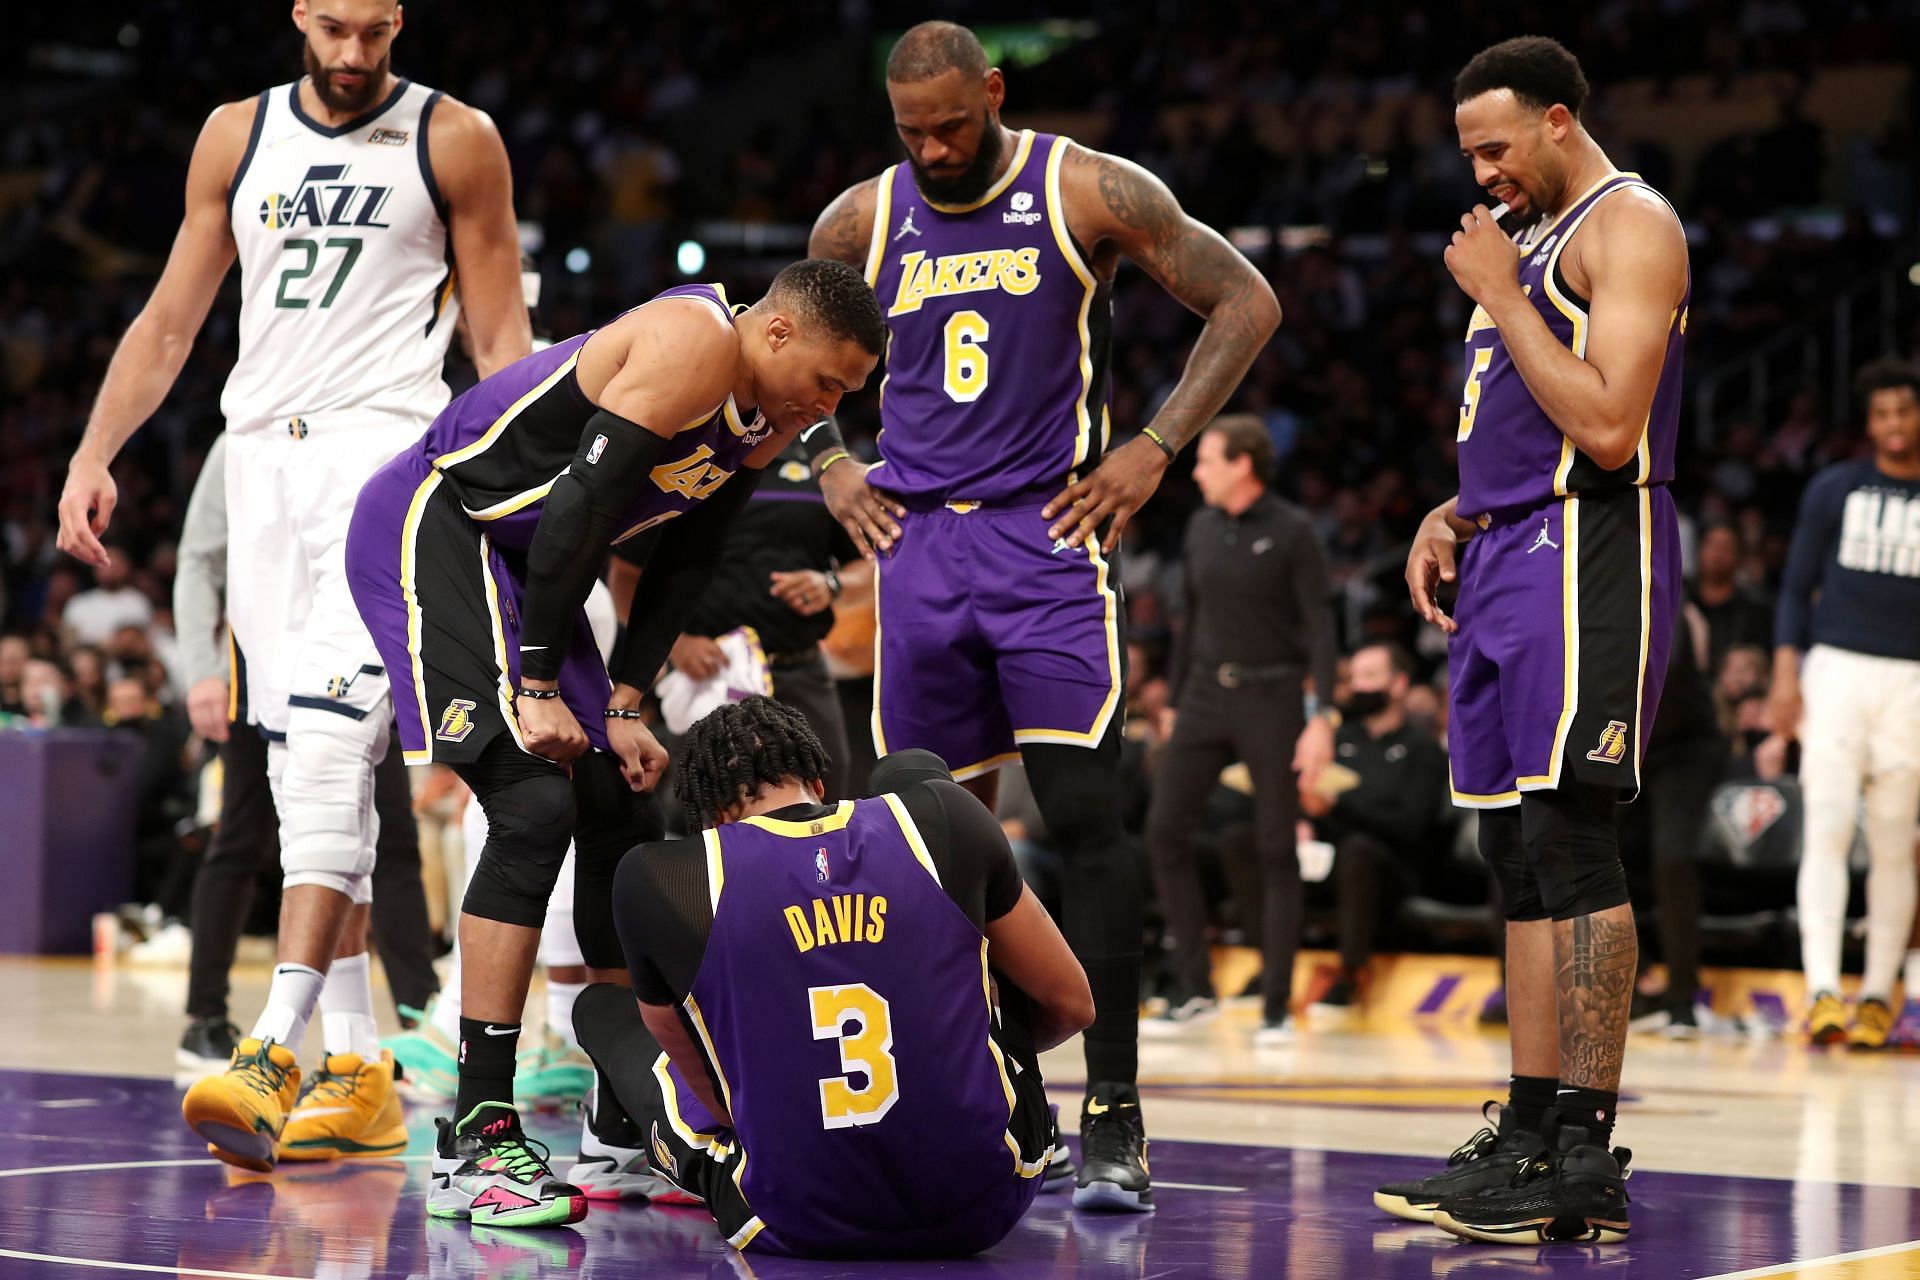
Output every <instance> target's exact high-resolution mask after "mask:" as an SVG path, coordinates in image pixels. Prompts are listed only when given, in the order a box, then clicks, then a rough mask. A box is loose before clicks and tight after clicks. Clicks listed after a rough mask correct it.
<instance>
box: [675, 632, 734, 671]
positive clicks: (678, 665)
mask: <svg viewBox="0 0 1920 1280" xmlns="http://www.w3.org/2000/svg"><path fill="white" fill-rule="evenodd" d="M667 661H668V662H670V663H672V664H673V669H674V670H675V671H678V672H680V673H681V674H683V675H685V676H687V677H689V678H691V679H694V680H711V679H713V677H714V676H716V675H718V674H719V672H720V668H722V667H724V666H726V665H727V654H726V651H725V650H724V649H722V648H721V647H720V645H719V643H718V642H717V641H715V640H714V638H713V637H712V636H694V635H683V636H681V637H680V638H679V639H678V640H675V641H674V642H673V648H671V649H669V650H668V651H667Z"/></svg>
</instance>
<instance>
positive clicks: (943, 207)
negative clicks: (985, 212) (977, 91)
mask: <svg viewBox="0 0 1920 1280" xmlns="http://www.w3.org/2000/svg"><path fill="white" fill-rule="evenodd" d="M1032 150H1033V130H1031V129H1022V130H1021V131H1020V141H1019V143H1018V144H1017V145H1015V147H1014V149H1013V161H1012V163H1010V164H1009V165H1007V171H1006V172H1005V173H1003V174H1001V175H1000V181H998V182H996V183H994V184H993V185H992V186H991V187H989V188H987V194H985V195H983V196H981V197H980V198H979V199H978V200H975V201H974V202H973V203H972V204H940V203H938V202H936V201H933V200H927V193H926V192H924V191H922V192H920V198H921V199H922V200H926V201H927V208H929V209H932V210H933V211H934V212H936V213H972V212H973V211H974V210H975V209H984V208H986V207H987V206H988V205H990V204H992V203H993V202H994V201H995V200H998V199H999V198H1000V193H1001V192H1003V191H1005V190H1006V189H1007V188H1008V187H1010V186H1012V185H1013V180H1014V179H1015V178H1018V177H1019V176H1020V171H1021V170H1022V169H1024V168H1026V167H1027V155H1028V153H1029V152H1031V151H1032ZM896 167H897V166H896Z"/></svg>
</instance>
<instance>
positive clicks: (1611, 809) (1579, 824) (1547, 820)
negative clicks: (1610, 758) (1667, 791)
mask: <svg viewBox="0 0 1920 1280" xmlns="http://www.w3.org/2000/svg"><path fill="white" fill-rule="evenodd" d="M1619 800H1620V791H1619V788H1617V787H1605V786H1596V785H1594V784H1592V783H1586V782H1567V783H1564V784H1562V785H1561V786H1560V787H1559V788H1557V789H1555V790H1552V791H1528V792H1526V793H1524V794H1523V795H1522V796H1521V797H1520V827H1521V841H1522V843H1523V844H1524V845H1525V846H1526V851H1527V861H1528V862H1529V863H1531V864H1532V866H1533V871H1534V875H1535V877H1536V879H1537V880H1538V881H1539V884H1540V900H1541V902H1542V904H1543V905H1544V906H1545V907H1546V908H1547V911H1548V913H1549V914H1550V915H1551V916H1552V917H1553V918H1554V919H1555V920H1572V919H1574V918H1575V917H1577V916H1589V915H1592V914H1594V913H1595V912H1597V911H1609V910H1611V909H1613V908H1614V907H1621V906H1625V905H1626V904H1627V872H1626V868H1625V867H1623V866H1622V865H1621V863H1620V833H1619V827H1618V817H1617V810H1618V807H1619Z"/></svg>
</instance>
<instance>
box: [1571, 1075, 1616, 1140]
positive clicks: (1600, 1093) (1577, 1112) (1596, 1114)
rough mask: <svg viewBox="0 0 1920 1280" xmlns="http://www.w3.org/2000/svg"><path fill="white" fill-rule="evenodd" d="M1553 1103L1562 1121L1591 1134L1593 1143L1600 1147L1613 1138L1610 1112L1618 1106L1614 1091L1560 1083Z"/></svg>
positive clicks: (1614, 1110) (1612, 1114) (1611, 1113)
mask: <svg viewBox="0 0 1920 1280" xmlns="http://www.w3.org/2000/svg"><path fill="white" fill-rule="evenodd" d="M1556 1105H1558V1106H1559V1108H1560V1116H1561V1118H1562V1119H1563V1120H1565V1121H1566V1122H1567V1123H1569V1124H1577V1125H1580V1126H1582V1127H1583V1128H1585V1129H1586V1130H1587V1131H1588V1132H1589V1133H1591V1134H1592V1135H1593V1145H1594V1146H1596V1147H1599V1148H1601V1149H1603V1150H1604V1149H1605V1148H1606V1147H1607V1145H1608V1144H1609V1143H1610V1142H1612V1141H1613V1120H1614V1112H1616V1111H1618V1110H1619V1109H1620V1095H1619V1094H1618V1093H1608V1092H1607V1091H1606V1090H1605V1089H1578V1088H1574V1087H1572V1086H1569V1085H1562V1086H1561V1087H1560V1097H1559V1101H1558V1103H1557V1104H1556Z"/></svg>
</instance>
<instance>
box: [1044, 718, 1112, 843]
mask: <svg viewBox="0 0 1920 1280" xmlns="http://www.w3.org/2000/svg"><path fill="white" fill-rule="evenodd" d="M1020 755H1021V758H1022V761H1023V763H1025V765H1026V769H1027V782H1028V784H1029V785H1030V786H1031V787H1032V788H1033V799H1034V803H1035V805H1037V806H1038V807H1039V810H1040V817H1041V818H1042V819H1043V820H1044V821H1045V822H1046V824H1047V841H1048V843H1050V844H1052V845H1053V846H1054V847H1055V848H1057V849H1059V850H1060V852H1061V855H1062V856H1063V857H1065V858H1066V859H1067V860H1068V861H1070V862H1071V861H1073V860H1074V859H1075V858H1076V857H1080V856H1087V857H1092V858H1096V859H1097V858H1105V857H1118V856H1120V855H1121V854H1122V853H1123V852H1124V845H1123V841H1122V835H1123V830H1122V827H1121V824H1120V795H1119V791H1120V744H1119V738H1118V736H1117V734H1116V733H1115V732H1113V731H1109V732H1108V734H1107V736H1106V738H1105V739H1104V740H1103V741H1102V742H1101V744H1100V745H1099V746H1098V747H1095V748H1094V749H1092V750H1088V749H1087V748H1085V747H1069V746H1063V745H1059V744H1055V743H1036V744H1033V745H1030V746H1027V747H1025V748H1023V749H1022V750H1021V752H1020Z"/></svg>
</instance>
